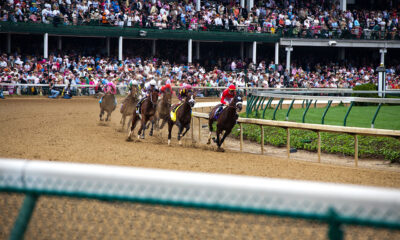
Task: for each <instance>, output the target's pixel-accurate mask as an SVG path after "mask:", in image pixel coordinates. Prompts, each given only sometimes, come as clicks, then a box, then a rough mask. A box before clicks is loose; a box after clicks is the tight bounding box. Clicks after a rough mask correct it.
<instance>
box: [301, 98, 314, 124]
mask: <svg viewBox="0 0 400 240" xmlns="http://www.w3.org/2000/svg"><path fill="white" fill-rule="evenodd" d="M311 103H312V100H310V101H309V102H308V103H307V107H306V110H304V113H303V121H302V122H303V123H305V121H306V115H307V112H308V109H309V108H310V106H311Z"/></svg>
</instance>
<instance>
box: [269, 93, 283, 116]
mask: <svg viewBox="0 0 400 240" xmlns="http://www.w3.org/2000/svg"><path fill="white" fill-rule="evenodd" d="M282 103H283V98H281V99H280V100H279V102H278V105H276V107H275V110H274V115H272V120H275V116H276V111H278V108H279V106H280V105H281V104H282Z"/></svg>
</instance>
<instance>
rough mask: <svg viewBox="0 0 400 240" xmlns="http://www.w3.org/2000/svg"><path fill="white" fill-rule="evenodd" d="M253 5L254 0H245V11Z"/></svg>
mask: <svg viewBox="0 0 400 240" xmlns="http://www.w3.org/2000/svg"><path fill="white" fill-rule="evenodd" d="M253 6H254V0H247V11H249V12H250V11H251V9H252V8H253Z"/></svg>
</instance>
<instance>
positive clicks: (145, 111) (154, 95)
mask: <svg viewBox="0 0 400 240" xmlns="http://www.w3.org/2000/svg"><path fill="white" fill-rule="evenodd" d="M157 100H158V91H157V90H154V91H152V92H150V96H149V97H147V98H146V99H145V100H144V101H143V103H142V105H141V106H140V114H141V117H139V115H138V114H136V112H134V113H133V118H132V125H131V130H130V131H129V135H128V139H127V140H128V141H130V140H131V139H132V134H133V130H134V129H135V127H136V123H137V121H138V120H139V118H141V122H140V123H141V125H140V128H139V131H138V138H142V139H144V136H145V134H144V131H145V130H146V124H147V122H148V121H149V120H151V121H154V115H155V113H156V107H157ZM152 134H153V133H152V131H151V132H150V136H151V135H152Z"/></svg>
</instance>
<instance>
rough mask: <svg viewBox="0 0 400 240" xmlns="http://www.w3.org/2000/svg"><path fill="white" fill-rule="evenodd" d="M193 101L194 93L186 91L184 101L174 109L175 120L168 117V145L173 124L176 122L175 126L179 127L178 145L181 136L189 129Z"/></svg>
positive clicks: (180, 143)
mask: <svg viewBox="0 0 400 240" xmlns="http://www.w3.org/2000/svg"><path fill="white" fill-rule="evenodd" d="M195 103H196V101H195V95H194V94H193V93H188V95H187V97H186V98H185V101H184V102H183V103H182V104H181V106H180V107H179V108H178V109H177V110H176V113H175V114H176V119H175V121H173V120H172V119H171V117H170V118H168V145H171V131H172V127H173V126H174V124H176V126H178V128H179V129H178V141H179V145H182V141H181V137H184V136H185V134H186V133H187V132H188V131H189V129H190V121H191V120H192V107H193V106H194V104H195ZM172 109H173V107H172V108H171V110H172ZM184 128H185V129H186V130H185V132H183V129H184ZM182 132H183V134H182Z"/></svg>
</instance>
